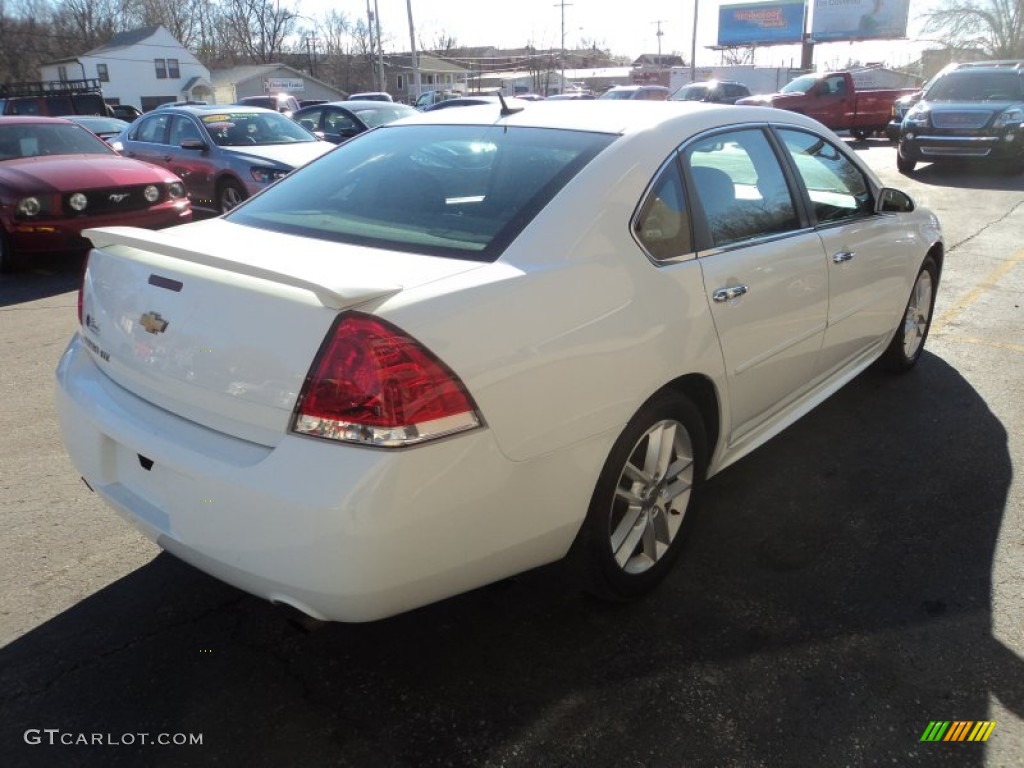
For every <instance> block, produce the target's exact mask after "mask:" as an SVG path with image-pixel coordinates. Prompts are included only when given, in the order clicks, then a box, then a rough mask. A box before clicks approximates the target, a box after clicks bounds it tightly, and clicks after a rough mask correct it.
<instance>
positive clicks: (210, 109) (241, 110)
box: [154, 104, 281, 115]
mask: <svg viewBox="0 0 1024 768" xmlns="http://www.w3.org/2000/svg"><path fill="white" fill-rule="evenodd" d="M154 111H155V110H154ZM160 111H161V112H184V113H187V114H190V115H206V114H210V113H213V114H218V113H220V112H230V113H232V114H245V113H249V112H252V113H254V114H263V113H267V114H274V115H279V114H281V113H280V112H278V111H277V110H276V109H266V108H265V107H253V106H250V105H249V104H189V105H187V106H186V105H183V106H180V107H165V108H164V109H161V110H160Z"/></svg>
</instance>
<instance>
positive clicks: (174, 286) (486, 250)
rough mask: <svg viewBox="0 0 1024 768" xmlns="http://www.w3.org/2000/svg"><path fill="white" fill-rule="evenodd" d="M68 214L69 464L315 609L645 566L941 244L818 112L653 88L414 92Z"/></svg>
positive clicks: (931, 267) (896, 322)
mask: <svg viewBox="0 0 1024 768" xmlns="http://www.w3.org/2000/svg"><path fill="white" fill-rule="evenodd" d="M86 234H87V235H88V236H89V237H90V238H91V240H92V243H93V245H94V249H93V250H92V252H91V254H90V256H89V261H88V266H87V269H86V271H85V274H84V279H83V284H82V290H81V297H80V309H79V311H80V315H81V326H80V328H79V330H78V332H77V333H76V334H75V336H74V338H73V339H72V340H71V342H70V344H69V346H68V348H67V351H66V352H65V353H64V356H63V358H62V359H61V361H60V365H59V368H58V370H57V381H58V408H59V415H60V422H61V428H62V431H63V436H64V440H65V443H66V445H67V449H68V451H69V452H70V455H71V458H72V460H73V462H74V464H75V465H76V467H77V469H78V471H80V472H81V474H82V475H83V477H84V479H85V480H86V482H87V483H88V485H89V486H90V487H91V488H92V489H93V490H94V491H96V492H97V493H99V494H100V495H101V496H102V497H103V498H104V499H105V500H106V501H107V502H108V503H109V504H110V505H111V506H112V507H113V508H114V509H116V510H117V511H118V512H119V513H121V514H122V515H124V516H125V517H126V518H127V519H129V520H130V521H132V522H133V523H134V524H136V525H137V526H138V527H139V528H140V529H141V530H142V531H144V532H145V533H146V534H147V535H148V536H150V537H151V538H152V539H153V540H154V541H155V542H156V543H157V544H159V546H161V547H162V548H164V549H165V550H167V551H168V552H171V553H172V554H174V555H176V556H177V557H179V558H181V559H183V560H185V561H187V562H189V563H191V564H193V565H194V566H196V567H198V568H200V569H202V570H204V571H206V572H208V573H210V574H212V575H214V576H216V577H217V578H219V579H222V580H224V581H226V582H229V583H231V584H234V585H236V586H238V587H240V588H242V589H244V590H247V591H249V592H251V593H254V594H256V595H260V596H262V597H264V598H266V599H268V600H270V601H273V602H276V603H284V604H288V605H291V606H293V607H295V608H298V609H299V610H301V611H304V612H306V613H307V614H310V615H311V616H314V617H317V618H321V619H331V620H340V621H367V620H372V619H378V618H381V617H385V616H389V615H392V614H395V613H399V612H401V611H405V610H408V609H411V608H415V607H417V606H421V605H424V604H427V603H430V602H432V601H436V600H439V599H441V598H444V597H446V596H448V595H453V594H456V593H459V592H462V591H465V590H468V589H472V588H474V587H478V586H480V585H483V584H487V583H488V582H493V581H495V580H498V579H501V578H503V577H506V576H509V575H511V574H515V573H517V572H521V571H523V570H526V569H529V568H533V567H535V566H539V565H542V564H544V563H550V562H553V561H556V560H559V559H562V558H565V559H566V561H567V564H568V565H569V566H570V568H571V573H573V574H575V575H577V576H578V577H579V578H580V579H581V582H582V584H583V585H584V586H585V588H587V589H588V590H590V591H592V592H594V593H596V594H599V595H602V596H605V597H609V598H612V599H620V600H621V599H628V598H633V597H637V596H639V595H641V594H643V593H645V592H647V591H649V590H650V589H652V588H653V587H654V586H655V585H656V584H657V583H658V582H659V581H660V580H661V579H662V578H663V577H664V576H665V575H666V573H667V571H668V569H669V568H670V566H671V565H672V562H673V560H674V559H675V556H676V555H677V553H678V551H679V548H680V545H681V543H682V540H683V537H684V535H685V534H686V530H687V525H686V523H687V520H688V518H687V515H688V510H689V509H690V507H691V504H692V500H693V494H694V493H695V492H699V486H700V484H701V482H702V481H703V480H705V478H707V477H709V476H711V475H713V474H715V473H717V472H720V471H721V470H723V469H724V468H725V467H727V466H728V465H730V464H731V463H733V462H735V461H736V460H737V459H739V458H740V457H742V456H744V455H745V454H747V453H749V452H750V451H751V450H753V449H754V448H756V447H757V446H759V445H760V444H762V443H764V442H765V441H766V440H768V439H769V438H771V437H772V436H773V435H775V434H777V433H778V432H780V431H781V430H782V429H783V428H785V427H786V426H787V425H789V424H791V423H792V422H793V421H794V420H796V419H797V418H799V417H800V416H801V415H803V414H805V413H807V412H808V411H809V410H811V409H812V408H813V407H814V406H816V405H817V404H819V403H821V402H822V401H823V400H824V399H825V398H827V397H828V396H829V395H831V394H832V393H834V392H835V391H836V390H837V389H838V388H839V387H841V386H842V385H843V384H844V383H846V382H848V381H849V380H850V379H851V378H853V377H854V376H856V375H857V374H858V373H859V372H861V371H863V370H864V369H865V368H866V367H868V366H869V365H871V364H872V363H874V362H876V361H879V362H880V363H881V364H883V365H885V366H886V367H887V368H889V369H891V370H893V371H905V370H908V369H910V368H911V367H912V366H914V364H915V363H916V362H917V360H918V358H919V357H920V356H921V353H922V349H923V345H924V343H925V338H926V336H927V334H928V327H929V323H930V320H931V315H932V309H933V305H934V300H935V291H936V288H937V286H938V283H939V276H940V273H941V270H942V262H943V256H944V250H943V241H942V235H941V231H940V227H939V223H938V221H937V220H936V218H935V216H934V215H933V214H932V213H930V212H929V211H927V210H924V209H922V208H919V207H917V206H915V205H914V203H913V201H912V200H911V199H910V198H909V197H907V196H906V195H905V194H903V193H902V192H899V191H897V190H894V189H888V188H883V187H882V186H881V184H880V183H879V181H878V179H877V178H876V177H875V176H874V175H873V174H872V173H871V172H870V171H869V170H868V169H867V168H865V167H864V165H863V164H862V163H861V162H860V161H859V160H858V158H857V157H856V156H855V155H853V154H852V153H851V152H850V151H848V150H847V148H846V146H845V145H844V143H843V142H842V141H841V140H840V139H838V138H837V137H836V136H835V135H834V134H832V133H830V132H829V131H827V130H826V129H824V128H823V127H822V126H821V125H819V124H818V123H816V122H814V121H812V120H810V119H807V118H804V117H803V116H801V115H797V114H794V113H791V112H785V111H781V110H767V109H763V108H758V107H734V106H727V107H722V106H715V105H704V104H696V103H695V104H689V103H678V102H664V103H653V102H652V103H646V102H644V103H637V102H630V101H627V102H616V101H593V102H583V103H571V104H570V103H566V102H556V103H550V104H546V103H544V102H538V103H535V104H530V105H528V106H526V107H525V108H516V109H511V108H507V107H503V106H502V105H501V104H493V105H486V106H480V107H466V108H463V109H449V110H442V111H439V112H434V113H429V114H423V115H419V116H417V117H414V118H410V119H409V120H406V121H400V122H397V123H392V124H390V125H387V126H384V127H382V128H379V129H377V130H374V131H371V132H369V133H366V134H364V135H363V136H360V137H358V138H356V139H354V140H352V141H350V142H348V143H346V144H343V145H342V146H340V147H339V148H338V149H337V150H335V151H334V152H331V153H330V154H328V155H326V156H324V157H322V158H321V159H318V160H316V161H314V162H313V163H311V164H310V165H308V166H306V167H304V168H302V169H300V170H298V171H295V172H294V173H292V174H290V175H289V176H287V177H285V178H284V179H283V180H281V181H280V182H278V183H277V184H275V185H274V186H272V187H270V188H269V189H267V190H266V191H264V192H262V193H261V194H259V195H257V196H256V197H254V198H252V199H251V200H249V201H248V202H246V203H245V204H243V205H241V206H239V207H238V208H236V209H235V210H233V211H232V212H230V213H229V214H227V215H226V216H223V217H221V218H219V219H213V220H209V221H203V222H198V223H194V224H189V225H185V226H181V227H177V228H174V229H170V230H164V231H162V232H149V231H143V230H138V229H132V228H110V229H99V230H91V231H88V232H87V233H86Z"/></svg>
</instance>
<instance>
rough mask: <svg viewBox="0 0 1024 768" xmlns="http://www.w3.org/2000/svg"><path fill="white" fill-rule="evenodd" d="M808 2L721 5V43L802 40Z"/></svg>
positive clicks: (791, 1)
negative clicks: (805, 7)
mask: <svg viewBox="0 0 1024 768" xmlns="http://www.w3.org/2000/svg"><path fill="white" fill-rule="evenodd" d="M804 5H805V3H804V0H781V2H774V3H739V4H736V5H722V6H719V8H718V46H719V47H720V48H724V47H728V46H733V45H776V44H783V43H799V42H800V41H801V40H802V39H803V35H804Z"/></svg>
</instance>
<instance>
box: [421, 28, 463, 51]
mask: <svg viewBox="0 0 1024 768" xmlns="http://www.w3.org/2000/svg"><path fill="white" fill-rule="evenodd" d="M419 46H420V50H421V51H430V52H431V53H433V54H434V55H437V56H445V55H446V54H450V53H451V52H452V51H454V50H455V49H456V48H458V47H459V41H458V40H457V39H456V38H455V36H454V35H449V34H446V33H445V32H437V33H435V35H434V39H433V40H432V41H430V42H426V41H424V40H423V38H420V40H419Z"/></svg>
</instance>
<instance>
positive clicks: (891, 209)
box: [875, 187, 914, 213]
mask: <svg viewBox="0 0 1024 768" xmlns="http://www.w3.org/2000/svg"><path fill="white" fill-rule="evenodd" d="M912 210H914V201H913V199H912V198H911V197H910V195H908V194H907V193H906V192H902V191H900V190H898V189H893V188H892V187H882V190H881V191H880V192H879V193H878V202H877V203H876V204H875V213H910V211H912Z"/></svg>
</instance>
